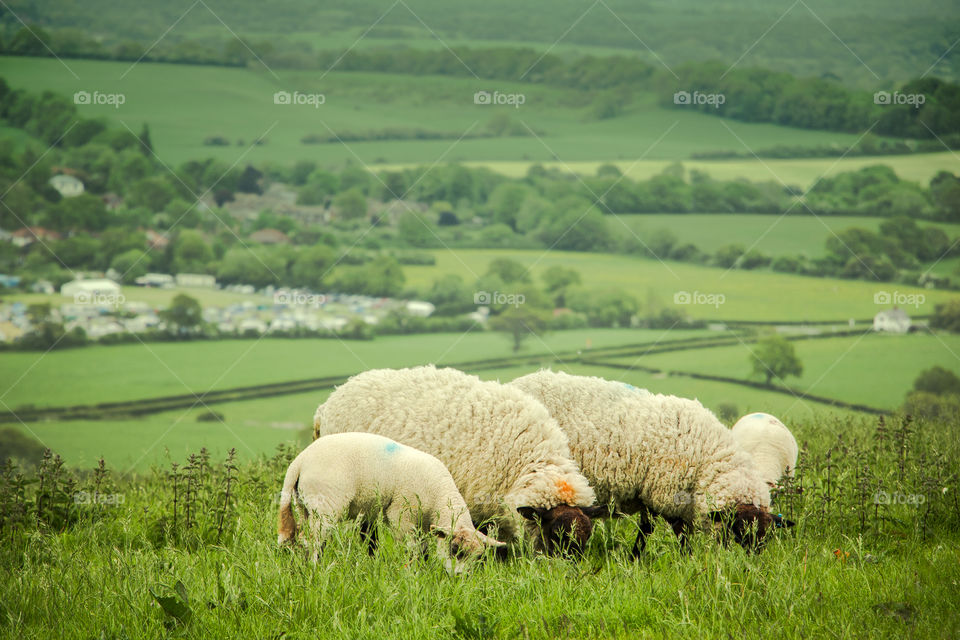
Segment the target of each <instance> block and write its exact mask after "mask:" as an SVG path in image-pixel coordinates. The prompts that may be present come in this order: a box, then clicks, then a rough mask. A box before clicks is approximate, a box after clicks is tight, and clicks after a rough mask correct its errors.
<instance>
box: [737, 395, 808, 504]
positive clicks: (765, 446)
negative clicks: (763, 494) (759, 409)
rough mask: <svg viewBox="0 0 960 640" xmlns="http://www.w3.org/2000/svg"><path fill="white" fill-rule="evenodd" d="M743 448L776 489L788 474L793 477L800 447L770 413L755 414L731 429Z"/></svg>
mask: <svg viewBox="0 0 960 640" xmlns="http://www.w3.org/2000/svg"><path fill="white" fill-rule="evenodd" d="M730 432H731V433H732V434H733V437H734V438H735V439H736V441H737V442H738V443H739V444H740V447H741V448H742V449H743V450H744V451H746V452H747V453H749V454H750V455H751V456H752V457H753V462H754V464H756V465H757V468H758V469H759V470H760V474H761V475H762V476H763V479H764V480H766V482H767V484H768V485H769V486H770V487H776V486H777V483H778V482H779V481H780V478H781V477H783V476H784V475H786V476H789V477H793V472H794V469H795V468H796V466H797V456H798V455H799V454H800V448H799V447H798V446H797V440H796V438H794V437H793V434H792V433H790V429H788V428H787V427H786V425H784V424H783V423H782V422H780V421H779V420H777V419H776V418H775V417H773V416H772V415H770V414H769V413H751V414H749V415H746V416H743V417H742V418H740V419H739V420H738V421H737V423H736V424H735V425H733V428H732V429H731V430H730Z"/></svg>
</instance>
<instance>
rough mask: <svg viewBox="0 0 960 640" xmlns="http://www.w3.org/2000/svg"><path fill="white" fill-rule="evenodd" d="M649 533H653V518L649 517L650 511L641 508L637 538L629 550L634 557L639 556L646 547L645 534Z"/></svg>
mask: <svg viewBox="0 0 960 640" xmlns="http://www.w3.org/2000/svg"><path fill="white" fill-rule="evenodd" d="M651 533H653V520H651V519H650V512H649V511H647V510H646V509H641V510H640V526H639V528H638V530H637V539H636V540H635V541H634V543H633V549H632V550H631V551H630V555H631V556H632V557H633V558H634V559H636V558H639V557H640V554H641V553H643V550H644V549H646V548H647V536H649V535H650V534H651Z"/></svg>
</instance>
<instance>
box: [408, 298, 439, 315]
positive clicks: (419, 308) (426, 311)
mask: <svg viewBox="0 0 960 640" xmlns="http://www.w3.org/2000/svg"><path fill="white" fill-rule="evenodd" d="M435 310H436V307H435V306H433V303H430V302H424V301H422V300H411V301H409V302H408V303H407V313H409V314H410V315H412V316H419V317H421V318H427V317H429V316H430V314H432V313H433V312H434V311H435Z"/></svg>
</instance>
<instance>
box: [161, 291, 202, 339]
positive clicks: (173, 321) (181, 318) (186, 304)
mask: <svg viewBox="0 0 960 640" xmlns="http://www.w3.org/2000/svg"><path fill="white" fill-rule="evenodd" d="M159 315H160V318H161V319H162V320H163V321H164V322H166V323H167V324H168V325H169V326H170V328H171V329H172V332H173V333H175V334H177V335H180V336H184V335H189V334H191V333H194V332H196V331H197V329H199V328H200V327H201V326H203V308H202V307H201V306H200V303H199V302H198V301H197V300H196V298H191V297H190V296H188V295H185V294H183V293H180V294H177V296H175V297H174V298H173V300H172V301H171V302H170V306H169V307H167V308H166V309H164V310H162V311H161V312H160V314H159Z"/></svg>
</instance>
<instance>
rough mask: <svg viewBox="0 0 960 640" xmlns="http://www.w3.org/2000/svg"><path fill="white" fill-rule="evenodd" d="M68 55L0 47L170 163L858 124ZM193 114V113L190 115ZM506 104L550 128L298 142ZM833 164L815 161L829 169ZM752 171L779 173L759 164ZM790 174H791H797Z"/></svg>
mask: <svg viewBox="0 0 960 640" xmlns="http://www.w3.org/2000/svg"><path fill="white" fill-rule="evenodd" d="M68 64H69V66H70V68H71V69H72V70H73V72H74V73H75V74H76V75H77V76H79V78H76V77H74V76H73V75H71V73H70V72H69V71H68V70H67V69H66V68H65V67H64V66H63V65H61V64H60V63H59V62H58V61H57V60H53V59H46V58H21V57H16V58H12V57H5V58H3V57H0V65H2V67H3V72H2V76H3V77H4V78H6V80H7V81H8V82H9V83H10V85H11V86H13V87H15V88H23V89H27V90H30V91H37V92H39V91H42V90H54V91H56V92H57V93H61V94H68V95H72V94H73V93H74V92H76V91H81V90H82V91H88V92H90V93H93V92H94V91H100V92H101V93H122V94H123V95H124V96H125V97H126V102H125V103H124V104H123V105H122V106H120V107H119V108H114V107H112V106H109V107H108V106H104V105H92V104H91V105H84V106H81V107H80V113H81V115H83V116H85V117H94V116H103V117H107V118H109V119H111V120H112V121H114V122H115V123H116V124H117V126H120V127H122V126H124V124H125V125H126V126H128V127H130V128H131V129H133V130H134V131H139V129H140V127H141V125H142V124H143V123H148V124H149V125H150V130H151V132H152V137H153V140H154V141H155V144H154V148H155V151H156V152H157V153H158V154H159V156H160V157H161V158H162V159H163V160H164V161H165V162H167V163H170V164H179V163H181V162H184V161H186V160H196V159H198V158H206V157H216V158H219V159H220V160H223V161H225V162H227V163H233V162H234V161H237V160H238V159H239V158H241V156H242V158H243V160H242V161H243V162H244V163H253V164H257V163H264V162H274V163H279V164H287V165H288V164H292V163H293V162H295V161H297V160H307V159H309V160H314V161H318V162H319V163H321V164H324V163H327V164H340V163H342V162H343V161H345V160H351V161H356V160H357V158H359V159H360V160H361V161H362V162H364V163H367V164H386V163H424V164H432V163H433V162H435V161H437V160H438V159H440V158H443V160H444V161H471V162H476V161H482V162H494V163H501V162H503V161H514V162H530V161H534V162H545V161H551V160H557V159H562V160H563V161H565V162H568V161H590V162H594V163H595V162H598V161H600V162H606V161H627V164H630V162H631V161H632V160H634V159H637V158H640V157H644V158H646V159H648V160H656V161H665V160H669V161H673V160H677V159H683V158H687V157H689V156H690V154H691V153H694V152H697V151H710V150H731V149H734V150H739V149H741V148H742V145H741V143H740V141H738V139H737V138H738V137H739V138H740V139H742V140H743V141H744V142H745V143H746V144H747V145H748V146H749V147H751V148H754V149H761V148H766V147H769V146H772V145H777V144H784V145H811V146H816V145H828V144H837V145H840V146H845V145H849V144H851V143H853V142H854V141H855V140H856V139H857V136H855V135H852V134H842V133H829V132H819V131H808V130H800V129H789V128H784V127H778V126H775V125H769V124H748V123H742V122H735V121H723V120H721V119H719V118H716V117H714V116H709V115H705V114H701V113H695V112H685V111H682V110H676V109H671V110H667V109H662V108H660V107H658V106H656V105H655V104H654V97H653V95H652V94H647V93H638V94H637V97H636V99H635V101H634V102H633V103H632V104H631V106H630V107H629V108H628V109H626V111H625V112H624V113H623V114H622V115H621V116H620V117H616V118H612V119H608V120H600V121H591V120H590V119H589V117H588V111H589V104H590V100H591V97H590V96H589V95H585V94H581V93H578V92H574V91H571V90H563V89H554V88H548V87H543V86H537V85H530V84H521V83H506V82H500V81H478V80H475V79H472V78H454V77H429V76H428V77H419V76H398V75H387V74H374V73H347V72H331V73H329V74H326V75H322V76H321V74H318V73H317V72H296V71H278V72H277V77H274V76H273V75H272V74H271V73H269V72H267V71H265V70H263V69H262V68H261V69H260V70H256V69H252V70H251V69H237V68H223V67H202V66H194V65H171V64H151V63H140V64H137V65H136V66H133V67H132V68H131V65H130V64H128V63H120V62H106V61H91V60H70V61H69V63H68ZM278 78H279V79H278ZM280 90H287V91H294V90H298V91H301V92H304V93H307V92H309V93H322V94H324V96H325V98H326V102H325V103H324V104H323V105H322V106H321V107H320V108H314V107H311V106H307V105H299V106H291V105H276V104H274V102H273V94H274V92H276V91H280ZM478 90H488V91H494V90H497V91H500V92H502V93H514V92H519V93H523V94H524V95H525V96H526V102H525V104H524V105H523V106H522V107H520V108H519V109H514V108H513V107H492V106H485V105H475V104H474V103H473V94H474V93H475V92H476V91H478ZM185 113H189V117H184V115H183V114H185ZM497 113H508V114H509V115H510V116H511V117H512V118H513V119H514V120H515V121H518V122H523V123H526V125H527V126H528V127H530V128H531V129H533V130H535V131H541V132H542V133H543V136H542V139H538V138H537V137H514V138H486V139H475V140H462V141H460V142H456V140H417V141H383V142H351V143H349V144H348V145H346V147H345V146H344V145H341V144H323V145H304V144H301V143H300V142H299V140H300V138H301V137H302V136H304V135H306V134H312V133H319V134H323V135H329V134H330V130H333V131H351V132H364V131H373V130H381V129H385V128H389V127H400V128H429V129H431V130H436V131H443V132H453V133H454V134H456V135H458V136H459V135H461V134H463V133H465V132H467V131H479V130H480V129H482V128H483V125H484V124H485V123H486V122H487V121H488V120H489V119H490V118H492V117H493V116H494V115H495V114H497ZM725 125H726V126H725ZM727 127H729V129H728V128H727ZM731 130H732V131H733V132H735V134H736V135H734V134H732V133H731ZM668 132H669V133H668ZM664 134H666V135H665V136H664ZM214 135H222V136H225V137H227V138H228V139H229V140H231V141H237V140H243V141H244V144H242V145H239V144H237V145H234V146H228V147H214V146H204V145H203V140H204V139H205V138H207V137H208V136H214ZM260 136H265V137H266V138H267V140H268V141H267V143H266V144H265V145H263V146H259V147H255V148H252V149H251V148H249V145H250V143H251V142H252V141H253V140H254V139H256V138H258V137H260ZM661 137H662V138H663V139H662V140H660V141H659V142H657V141H658V140H659V139H660V138H661ZM654 143H656V144H654ZM354 154H356V155H354ZM939 156H940V154H936V155H935V156H933V158H932V159H930V160H927V163H928V164H931V165H934V164H935V165H938V168H949V166H953V165H949V164H948V163H949V161H948V159H947V158H940V157H939ZM891 161H892V162H893V163H894V165H895V166H896V164H897V163H898V162H901V161H905V162H908V163H909V162H916V161H915V160H913V161H911V160H910V159H909V158H892V159H891ZM831 163H832V161H829V160H827V161H824V160H814V161H813V164H815V165H816V166H821V167H823V168H826V167H828V166H830V164H831ZM660 164H661V165H662V164H663V163H662V162H661V163H660ZM493 166H494V167H497V166H498V165H493ZM717 177H722V176H717ZM752 177H754V178H757V177H759V178H762V179H774V178H773V176H770V175H767V174H766V173H765V172H757V171H756V170H754V172H753V174H752ZM783 178H784V179H785V180H787V181H789V182H794V181H796V177H795V176H791V175H789V174H784V176H783ZM804 182H806V181H804Z"/></svg>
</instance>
